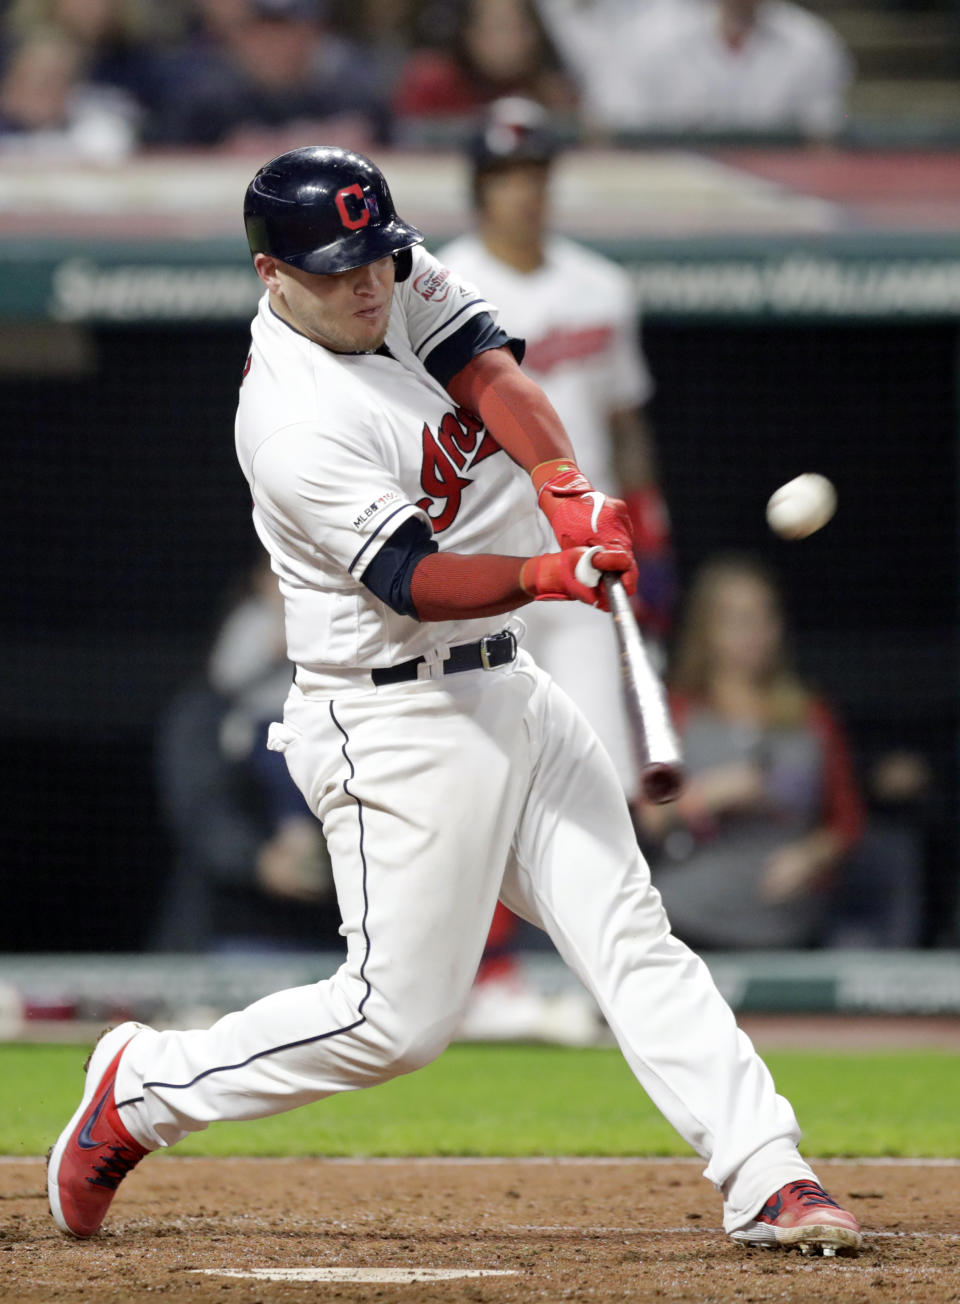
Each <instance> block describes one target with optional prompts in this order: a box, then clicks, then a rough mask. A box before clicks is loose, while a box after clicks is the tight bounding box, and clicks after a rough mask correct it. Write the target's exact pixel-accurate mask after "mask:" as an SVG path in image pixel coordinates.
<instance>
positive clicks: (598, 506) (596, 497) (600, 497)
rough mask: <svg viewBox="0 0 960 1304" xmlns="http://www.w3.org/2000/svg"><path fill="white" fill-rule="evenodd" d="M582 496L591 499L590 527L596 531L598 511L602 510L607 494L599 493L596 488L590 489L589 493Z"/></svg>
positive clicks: (598, 521) (598, 517) (598, 519)
mask: <svg viewBox="0 0 960 1304" xmlns="http://www.w3.org/2000/svg"><path fill="white" fill-rule="evenodd" d="M583 496H584V498H592V499H593V513H592V514H591V516H590V529H591V530H593V531H594V533H596V529H597V526H598V525H599V524H600V513H601V512H602V511H603V504H604V503H605V502H606V500H607V495H606V494H602V493H600V491H599V490H597V489H591V490H590V492H589V493H586V494H584V495H583Z"/></svg>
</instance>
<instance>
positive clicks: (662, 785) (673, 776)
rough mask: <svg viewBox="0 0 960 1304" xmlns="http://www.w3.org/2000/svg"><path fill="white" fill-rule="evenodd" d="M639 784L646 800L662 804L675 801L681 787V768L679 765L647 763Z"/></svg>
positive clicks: (658, 804)
mask: <svg viewBox="0 0 960 1304" xmlns="http://www.w3.org/2000/svg"><path fill="white" fill-rule="evenodd" d="M640 786H641V787H642V788H643V795H644V797H646V799H647V801H652V802H653V803H654V804H655V805H657V806H663V805H665V804H666V803H667V802H668V801H676V800H677V798H678V797H679V796H680V791H681V789H682V788H683V770H681V769H680V767H679V765H666V764H660V763H656V762H655V763H654V764H653V765H648V766H647V767H646V768H645V769H644V771H643V774H642V776H641V780H640Z"/></svg>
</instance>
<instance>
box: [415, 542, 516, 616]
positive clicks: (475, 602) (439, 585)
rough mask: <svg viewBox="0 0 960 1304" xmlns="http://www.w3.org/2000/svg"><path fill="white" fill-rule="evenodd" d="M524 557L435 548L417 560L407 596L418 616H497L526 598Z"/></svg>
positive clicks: (510, 609) (512, 608)
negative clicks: (457, 551)
mask: <svg viewBox="0 0 960 1304" xmlns="http://www.w3.org/2000/svg"><path fill="white" fill-rule="evenodd" d="M525 561H526V558H525V557H503V556H500V555H498V554H495V553H480V554H478V555H477V556H472V557H466V556H462V555H460V554H458V553H455V552H435V553H431V554H430V556H428V557H424V558H423V559H422V561H420V562H418V563H417V568H416V570H415V571H414V572H413V579H412V581H411V585H410V596H411V598H412V599H413V605H414V607H415V608H416V611H417V616H418V617H419V619H420V620H472V619H474V618H475V617H480V616H499V615H501V614H503V613H504V612H507V611H513V610H514V609H515V608H516V607H521V606H523V605H524V604H525V603H527V602H529V601H530V600H531V598H532V594H530V593H527V592H526V590H525V589H524V588H523V586H522V584H521V583H520V571H521V568H522V567H523V564H524V562H525Z"/></svg>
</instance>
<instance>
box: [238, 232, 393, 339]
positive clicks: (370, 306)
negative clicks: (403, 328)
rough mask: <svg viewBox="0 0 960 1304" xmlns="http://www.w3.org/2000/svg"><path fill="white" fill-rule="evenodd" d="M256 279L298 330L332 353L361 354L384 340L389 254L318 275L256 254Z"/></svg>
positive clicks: (390, 290)
mask: <svg viewBox="0 0 960 1304" xmlns="http://www.w3.org/2000/svg"><path fill="white" fill-rule="evenodd" d="M254 261H255V265H256V268H257V271H258V273H259V274H260V279H261V280H262V281H263V282H264V283H265V284H266V285H268V286H269V287H270V291H271V293H272V295H273V305H274V308H275V309H276V311H277V312H278V313H279V314H280V316H281V317H283V318H285V320H287V321H289V322H290V324H291V325H292V326H295V327H296V328H297V330H298V331H300V332H302V334H304V335H306V336H308V337H309V338H310V339H311V340H315V341H316V343H317V344H322V345H323V347H324V348H326V349H331V350H332V351H333V352H334V353H363V352H366V351H367V350H368V349H377V348H379V347H380V345H381V344H382V343H383V341H384V337H385V336H386V333H387V326H388V325H389V323H390V307H391V304H392V302H393V285H394V266H393V259H392V258H391V257H387V258H380V259H378V260H377V262H375V263H367V265H366V266H365V267H353V268H351V269H350V271H348V272H338V273H336V274H335V275H332V276H321V275H317V274H316V273H313V272H302V271H300V269H299V268H297V267H291V266H290V264H289V263H282V262H280V261H279V260H278V259H276V258H268V257H267V256H266V255H264V254H258V255H257V257H256V259H255V260H254Z"/></svg>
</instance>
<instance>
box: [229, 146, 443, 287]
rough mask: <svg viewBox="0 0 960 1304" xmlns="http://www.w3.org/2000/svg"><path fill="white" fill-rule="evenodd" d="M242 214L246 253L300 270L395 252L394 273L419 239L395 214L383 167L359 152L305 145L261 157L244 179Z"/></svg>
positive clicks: (402, 269)
mask: <svg viewBox="0 0 960 1304" xmlns="http://www.w3.org/2000/svg"><path fill="white" fill-rule="evenodd" d="M243 222H244V226H245V227H246V229H247V240H248V242H249V244H250V252H251V253H252V254H258V253H263V254H271V255H272V256H273V257H274V258H279V259H281V261H282V262H285V263H290V264H291V266H293V267H299V268H301V269H302V270H303V271H305V272H322V273H324V274H327V275H329V274H330V273H333V272H346V271H349V270H350V268H351V267H363V266H364V265H365V264H366V263H375V262H376V261H377V260H378V259H379V258H386V257H387V256H388V255H390V254H394V255H395V256H396V263H397V279H398V280H403V279H404V277H406V276H408V275H409V272H410V249H411V248H412V247H413V246H414V245H417V244H420V243H421V242H422V240H423V235H422V234H421V232H419V231H418V230H417V228H416V227H415V226H410V225H409V223H407V222H403V221H401V219H400V218H399V217H398V215H397V210H396V209H395V208H394V206H393V200H392V198H391V197H390V189H389V187H388V186H387V183H386V180H385V179H384V176H383V173H382V172H381V171H380V169H379V168H378V167H377V166H376V164H374V163H371V161H370V160H369V159H368V158H365V157H364V155H363V154H354V153H353V152H352V151H350V150H347V149H337V148H336V147H334V146H332V145H307V146H305V147H303V148H301V149H292V150H289V151H288V152H287V153H286V154H280V155H278V157H277V158H275V159H271V160H270V162H269V163H266V164H265V165H264V166H263V167H262V168H261V169H260V171H259V172H258V173H257V175H256V176H255V177H254V178H253V180H252V181H251V182H250V184H249V186H247V193H246V195H245V196H244V200H243Z"/></svg>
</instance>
